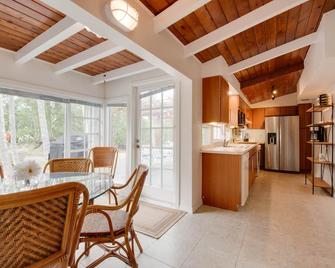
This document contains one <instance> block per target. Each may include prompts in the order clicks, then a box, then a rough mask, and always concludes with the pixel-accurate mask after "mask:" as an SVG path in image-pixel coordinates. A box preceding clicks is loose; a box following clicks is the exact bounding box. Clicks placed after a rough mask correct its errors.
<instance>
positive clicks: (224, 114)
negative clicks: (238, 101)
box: [220, 76, 229, 124]
mask: <svg viewBox="0 0 335 268" xmlns="http://www.w3.org/2000/svg"><path fill="white" fill-rule="evenodd" d="M220 102H221V103H220V113H221V115H220V122H222V123H227V124H228V123H229V85H228V83H227V82H226V80H224V79H223V78H222V77H221V76H220Z"/></svg>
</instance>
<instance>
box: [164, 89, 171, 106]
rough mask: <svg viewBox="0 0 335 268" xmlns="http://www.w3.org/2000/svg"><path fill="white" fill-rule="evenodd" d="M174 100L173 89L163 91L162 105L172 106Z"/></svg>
mask: <svg viewBox="0 0 335 268" xmlns="http://www.w3.org/2000/svg"><path fill="white" fill-rule="evenodd" d="M173 101H174V89H169V90H166V91H164V92H163V106H164V107H172V106H173Z"/></svg>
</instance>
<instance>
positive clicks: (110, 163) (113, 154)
mask: <svg viewBox="0 0 335 268" xmlns="http://www.w3.org/2000/svg"><path fill="white" fill-rule="evenodd" d="M88 158H90V159H92V161H93V165H94V169H96V168H110V169H111V170H110V173H111V174H112V177H113V178H114V175H115V169H116V164H117V158H118V150H117V148H115V147H94V148H92V149H91V150H90V153H89V156H88Z"/></svg>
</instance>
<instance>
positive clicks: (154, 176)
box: [151, 149, 162, 186]
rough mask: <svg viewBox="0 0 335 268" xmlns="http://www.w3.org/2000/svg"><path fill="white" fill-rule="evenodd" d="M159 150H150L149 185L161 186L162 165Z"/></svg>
mask: <svg viewBox="0 0 335 268" xmlns="http://www.w3.org/2000/svg"><path fill="white" fill-rule="evenodd" d="M161 153H162V151H161V149H152V158H151V185H152V186H161V165H162V159H161V157H162V155H161Z"/></svg>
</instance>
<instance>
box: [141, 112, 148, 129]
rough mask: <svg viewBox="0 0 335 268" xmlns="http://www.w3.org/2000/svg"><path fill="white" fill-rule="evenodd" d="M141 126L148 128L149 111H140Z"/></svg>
mask: <svg viewBox="0 0 335 268" xmlns="http://www.w3.org/2000/svg"><path fill="white" fill-rule="evenodd" d="M141 127H142V128H150V111H142V113H141Z"/></svg>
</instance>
